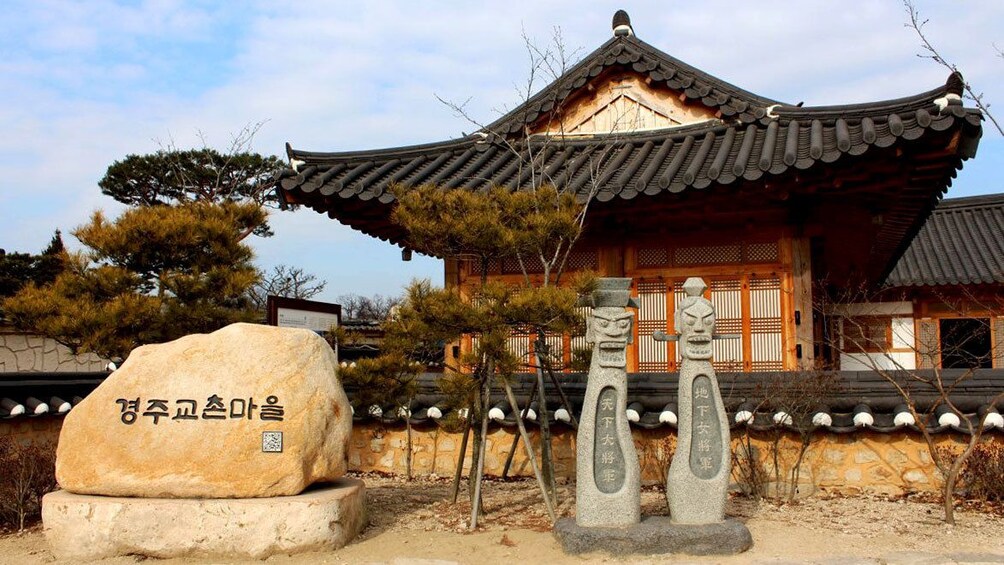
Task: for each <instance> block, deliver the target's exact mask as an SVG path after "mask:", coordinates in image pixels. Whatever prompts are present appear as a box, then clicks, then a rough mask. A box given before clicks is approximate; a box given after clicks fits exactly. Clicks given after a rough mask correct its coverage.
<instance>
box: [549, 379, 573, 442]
mask: <svg viewBox="0 0 1004 565" xmlns="http://www.w3.org/2000/svg"><path fill="white" fill-rule="evenodd" d="M547 376H548V377H550V378H551V384H553V385H554V390H556V391H558V397H560V398H561V405H562V406H563V407H564V408H565V411H566V412H568V419H569V420H570V421H571V424H572V429H573V430H577V429H579V420H578V418H576V417H575V412H574V411H573V410H572V403H571V402H569V401H568V397H567V396H565V389H564V388H562V386H561V383H560V382H559V381H558V377H557V376H555V374H554V371H552V370H551V366H550V365H548V366H547Z"/></svg>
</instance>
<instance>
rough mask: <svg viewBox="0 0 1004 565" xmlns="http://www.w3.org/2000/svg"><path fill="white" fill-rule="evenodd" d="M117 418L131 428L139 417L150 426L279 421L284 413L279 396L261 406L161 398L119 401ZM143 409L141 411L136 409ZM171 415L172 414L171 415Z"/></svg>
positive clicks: (235, 401) (249, 400)
mask: <svg viewBox="0 0 1004 565" xmlns="http://www.w3.org/2000/svg"><path fill="white" fill-rule="evenodd" d="M115 403H116V404H118V405H119V411H120V419H121V420H122V423H123V424H126V425H132V424H135V423H136V421H137V420H138V419H139V418H140V417H145V418H150V421H151V422H153V425H155V426H156V425H158V424H159V423H160V420H161V419H162V418H163V419H166V420H170V421H174V422H177V421H183V420H228V419H229V420H245V419H246V420H254V419H255V416H257V417H258V419H259V420H264V421H273V422H281V421H282V419H283V416H285V410H284V409H283V407H282V405H281V404H279V397H277V396H274V395H272V396H268V397H266V398H265V403H264V404H256V403H255V400H254V397H248V398H232V399H230V400H229V402H228V401H227V400H226V399H224V398H222V397H220V396H219V395H216V394H214V395H212V396H210V397H209V398H207V399H206V401H205V402H204V403H203V402H199V401H196V400H195V399H191V398H178V399H176V400H173V401H171V400H167V399H163V398H148V399H145V400H143V399H141V398H133V399H128V398H119V399H116V400H115ZM141 406H143V407H144V408H143V409H142V410H141V409H140V407H141ZM172 413H173V415H172Z"/></svg>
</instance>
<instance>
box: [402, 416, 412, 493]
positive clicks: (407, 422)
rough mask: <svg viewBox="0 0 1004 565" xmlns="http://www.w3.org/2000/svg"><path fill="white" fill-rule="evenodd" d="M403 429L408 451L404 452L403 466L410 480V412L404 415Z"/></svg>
mask: <svg viewBox="0 0 1004 565" xmlns="http://www.w3.org/2000/svg"><path fill="white" fill-rule="evenodd" d="M404 429H405V432H406V433H407V437H408V452H407V453H406V454H405V458H404V468H405V472H406V473H407V474H408V480H409V481H410V480H411V477H412V475H411V452H412V449H411V414H407V415H405V417H404Z"/></svg>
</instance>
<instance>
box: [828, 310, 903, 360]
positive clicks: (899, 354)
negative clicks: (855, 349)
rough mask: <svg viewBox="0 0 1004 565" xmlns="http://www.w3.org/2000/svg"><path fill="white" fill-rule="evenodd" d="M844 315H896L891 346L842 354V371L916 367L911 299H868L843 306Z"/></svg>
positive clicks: (893, 321) (893, 319)
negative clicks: (898, 300) (877, 300)
mask: <svg viewBox="0 0 1004 565" xmlns="http://www.w3.org/2000/svg"><path fill="white" fill-rule="evenodd" d="M839 311H840V313H841V314H843V315H845V316H897V315H899V316H898V317H894V318H892V349H893V350H891V351H886V352H884V353H854V354H848V353H841V354H840V369H841V370H842V371H871V370H874V369H889V370H904V371H912V370H914V369H916V368H917V354H916V334H915V330H914V320H913V316H912V314H913V304H911V303H910V302H869V303H859V304H847V305H843V306H842V307H841V308H840V310H839Z"/></svg>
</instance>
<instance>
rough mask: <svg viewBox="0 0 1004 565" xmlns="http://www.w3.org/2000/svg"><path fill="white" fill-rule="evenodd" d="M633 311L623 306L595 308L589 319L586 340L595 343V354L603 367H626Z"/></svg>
mask: <svg viewBox="0 0 1004 565" xmlns="http://www.w3.org/2000/svg"><path fill="white" fill-rule="evenodd" d="M633 320H634V314H633V313H632V312H628V311H625V310H624V309H623V308H609V307H604V308H593V315H592V316H590V318H589V319H588V320H587V324H586V341H588V342H589V343H592V344H594V349H593V355H594V356H595V357H596V360H597V361H598V362H599V365H600V366H601V367H625V366H627V357H626V355H625V351H626V350H627V346H628V344H629V343H631V341H632V336H631V325H632V322H633Z"/></svg>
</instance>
